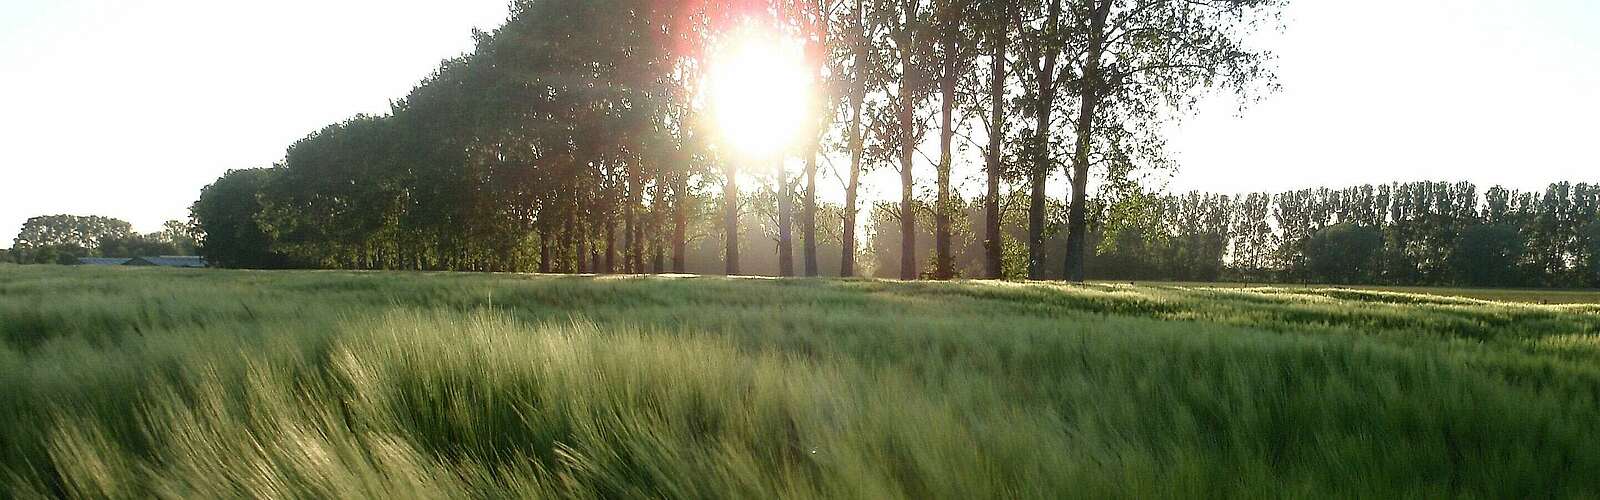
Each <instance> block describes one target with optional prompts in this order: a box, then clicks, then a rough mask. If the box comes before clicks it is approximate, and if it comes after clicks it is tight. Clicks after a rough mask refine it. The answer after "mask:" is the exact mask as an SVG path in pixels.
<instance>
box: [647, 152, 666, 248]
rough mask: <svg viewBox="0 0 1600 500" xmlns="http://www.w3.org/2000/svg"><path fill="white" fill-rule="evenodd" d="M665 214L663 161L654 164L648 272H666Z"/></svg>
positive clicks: (664, 172)
mask: <svg viewBox="0 0 1600 500" xmlns="http://www.w3.org/2000/svg"><path fill="white" fill-rule="evenodd" d="M666 215H667V169H666V167H665V163H661V164H658V165H657V166H656V192H655V195H653V196H651V199H650V252H651V254H650V255H651V257H650V262H651V264H650V272H652V273H656V274H661V273H663V272H666V260H667V250H666V248H665V247H666V245H664V243H666V241H665V236H666V235H665V234H662V231H663V230H664V229H665V228H666V220H667V218H666Z"/></svg>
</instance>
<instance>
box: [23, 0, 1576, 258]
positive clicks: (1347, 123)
mask: <svg viewBox="0 0 1600 500" xmlns="http://www.w3.org/2000/svg"><path fill="white" fill-rule="evenodd" d="M505 15H506V2H505V0H452V1H449V2H441V1H426V0H278V1H274V2H249V3H245V2H238V1H232V0H4V1H3V2H0V247H3V246H9V245H10V241H11V238H12V237H13V236H15V234H16V231H17V229H18V228H19V227H20V226H21V224H22V223H23V221H25V220H26V219H27V218H28V217H30V216H34V215H42V214H55V213H72V214H80V215H90V214H93V215H106V216H112V217H118V218H121V219H124V220H128V221H130V222H132V223H133V224H134V226H135V228H136V229H138V230H140V231H154V230H157V229H159V227H160V224H161V222H162V221H164V220H168V219H183V218H186V217H187V214H188V206H189V204H190V203H191V202H193V200H194V199H195V198H196V197H197V196H198V195H199V192H200V188H201V187H202V186H204V185H206V184H208V183H210V182H211V181H212V180H214V179H216V177H217V176H219V175H221V174H222V172H223V171H225V170H227V169H230V168H245V167H257V166H267V165H270V164H271V163H272V162H274V161H276V160H278V159H280V158H281V157H282V156H283V152H284V148H285V147H287V146H288V145H289V144H290V143H291V142H293V141H294V140H296V139H298V138H300V137H303V136H305V135H306V134H308V133H310V132H312V131H314V130H317V129H319V128H321V127H322V126H324V125H327V124H329V123H333V122H336V121H339V120H342V119H344V118H347V117H349V116H351V115H354V114H356V113H361V112H367V113H382V112H385V111H386V110H387V109H388V103H389V100H390V99H395V98H400V97H403V96H404V95H405V93H406V92H407V91H408V90H409V89H410V88H411V87H412V86H413V85H414V84H415V83H416V82H417V81H418V80H420V79H421V78H422V77H423V76H425V75H426V74H428V73H429V72H430V71H431V70H432V69H433V68H434V67H435V66H436V65H437V64H438V62H439V60H441V59H443V58H446V57H450V56H453V55H456V54H459V53H461V52H462V51H465V50H467V49H469V48H470V47H471V44H472V41H471V36H470V30H471V29H472V28H473V27H478V28H482V29H492V28H493V27H495V26H497V25H498V24H499V23H500V22H501V21H502V20H503V19H504V17H505ZM1288 17H1289V29H1288V31H1287V32H1286V33H1284V34H1282V35H1272V36H1268V37H1264V39H1263V40H1262V43H1263V44H1264V45H1267V46H1270V47H1271V48H1273V49H1274V50H1276V51H1277V52H1278V53H1279V54H1280V56H1281V60H1280V71H1279V73H1280V75H1281V77H1282V78H1281V83H1282V84H1283V86H1284V91H1283V92H1282V93H1280V94H1277V95H1273V96H1270V97H1269V98H1268V99H1267V101H1266V102H1264V103H1262V104H1259V105H1257V106H1255V107H1253V108H1251V109H1250V110H1248V111H1247V112H1246V113H1245V114H1244V115H1243V117H1238V116H1235V114H1234V113H1233V109H1232V106H1231V104H1230V103H1229V102H1226V101H1221V100H1219V101H1218V102H1216V103H1213V104H1212V105H1208V106H1206V107H1205V109H1204V111H1203V112H1202V113H1201V114H1200V115H1199V116H1198V117H1195V118H1191V119H1189V120H1188V121H1186V122H1184V123H1183V124H1182V125H1180V126H1177V127H1174V128H1173V130H1172V132H1171V134H1170V136H1171V140H1172V146H1173V149H1174V151H1175V152H1176V154H1177V158H1178V159H1179V160H1180V161H1181V162H1182V171H1181V173H1180V174H1178V175H1177V176H1176V178H1174V179H1172V180H1171V183H1170V186H1169V187H1170V188H1172V189H1191V188H1197V189H1205V190H1215V191H1223V192H1242V191H1275V190H1282V189H1289V188H1297V187H1308V186H1316V185H1328V186H1342V185H1348V184H1359V183H1368V182H1388V181H1395V180H1419V179H1443V180H1457V179H1465V180H1472V181H1475V182H1478V183H1479V184H1480V185H1483V186H1485V187H1486V186H1487V185H1490V184H1495V183H1500V184H1507V185H1511V186H1515V187H1520V188H1525V189H1529V188H1539V187H1542V186H1543V185H1544V184H1546V183H1548V182H1550V181H1553V180H1562V179H1566V180H1573V181H1590V182H1596V181H1600V156H1597V154H1596V151H1595V148H1596V145H1597V144H1600V124H1597V121H1596V120H1597V117H1600V29H1597V28H1596V26H1600V2H1594V1H1592V0H1539V1H1506V0H1337V1H1335V0H1300V1H1298V2H1297V3H1296V5H1294V6H1293V7H1292V8H1291V9H1290V10H1289V12H1288ZM885 170H887V169H885ZM883 174H887V172H882V173H880V174H879V175H873V176H870V177H869V179H870V180H874V181H875V180H878V178H879V177H884V179H883V180H884V181H885V182H880V183H879V184H883V185H882V186H875V188H874V189H872V191H874V192H876V191H882V193H881V194H880V195H882V196H890V195H892V194H893V193H897V192H898V186H897V185H895V184H894V183H893V182H894V181H892V180H889V179H892V175H888V176H886V175H883ZM976 175H977V172H976V170H970V171H967V172H958V174H957V177H958V178H971V177H975V176H976ZM928 178H931V175H930V176H929V177H928ZM978 189H979V187H978V185H977V184H976V183H965V184H964V185H963V186H962V194H965V195H972V194H976V192H977V190H978ZM829 191H835V190H832V189H830V190H829ZM824 194H825V195H826V194H827V192H825V193H824ZM869 194H871V193H869Z"/></svg>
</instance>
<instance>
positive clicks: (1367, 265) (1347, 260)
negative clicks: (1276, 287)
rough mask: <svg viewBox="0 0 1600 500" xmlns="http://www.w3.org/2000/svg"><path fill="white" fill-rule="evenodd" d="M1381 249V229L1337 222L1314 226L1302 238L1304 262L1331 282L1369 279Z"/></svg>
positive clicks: (1363, 281)
mask: <svg viewBox="0 0 1600 500" xmlns="http://www.w3.org/2000/svg"><path fill="white" fill-rule="evenodd" d="M1382 250H1383V232H1381V231H1379V230H1378V229H1377V228H1375V227H1370V226H1363V225H1358V224H1355V223H1352V222H1341V223H1339V224H1334V225H1332V226H1328V227H1325V228H1322V229H1320V230H1318V231H1317V232H1315V233H1313V234H1312V235H1311V238H1310V239H1309V240H1308V241H1307V242H1306V250H1305V252H1306V265H1307V267H1308V268H1309V269H1310V270H1311V273H1312V275H1313V276H1317V277H1320V278H1322V279H1324V280H1327V281H1328V282H1331V283H1340V284H1349V283H1370V282H1372V279H1373V277H1374V276H1375V271H1377V263H1378V257H1379V254H1380V252H1381V251H1382Z"/></svg>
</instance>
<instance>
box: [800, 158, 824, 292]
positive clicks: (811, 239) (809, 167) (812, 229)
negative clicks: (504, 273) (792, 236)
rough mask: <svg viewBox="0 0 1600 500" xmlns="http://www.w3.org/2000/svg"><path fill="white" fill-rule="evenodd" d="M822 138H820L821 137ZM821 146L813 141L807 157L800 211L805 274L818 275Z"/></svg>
mask: <svg viewBox="0 0 1600 500" xmlns="http://www.w3.org/2000/svg"><path fill="white" fill-rule="evenodd" d="M819 140H820V139H819ZM818 149H819V148H818V147H817V146H816V145H815V143H813V146H812V150H811V151H810V154H809V155H807V157H806V200H805V208H803V209H802V210H801V213H800V233H801V237H802V238H804V239H805V243H804V245H805V266H806V269H805V273H806V274H805V275H806V276H807V277H814V276H816V275H817V155H818V154H819V153H818V151H817V150H818Z"/></svg>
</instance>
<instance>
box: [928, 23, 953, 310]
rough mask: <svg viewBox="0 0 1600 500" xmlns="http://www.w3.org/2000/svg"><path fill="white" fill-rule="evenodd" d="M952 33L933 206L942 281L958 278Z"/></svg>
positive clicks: (947, 40) (947, 43)
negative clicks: (953, 236)
mask: <svg viewBox="0 0 1600 500" xmlns="http://www.w3.org/2000/svg"><path fill="white" fill-rule="evenodd" d="M949 31H950V32H947V33H945V36H944V37H943V38H944V40H943V41H942V42H941V45H943V46H944V64H943V66H944V68H943V70H942V71H941V73H942V74H941V75H940V76H939V171H938V180H937V182H938V198H937V199H936V200H935V201H934V207H933V253H934V271H933V276H934V278H935V279H941V280H947V279H951V278H954V277H955V276H956V273H955V257H954V256H952V255H951V254H950V205H951V203H950V166H951V165H950V164H951V162H952V161H954V159H953V158H952V157H951V154H950V147H951V141H952V140H953V139H954V138H955V128H954V126H955V123H954V121H953V119H952V118H953V115H954V114H955V101H956V64H955V58H956V54H955V52H956V42H955V38H954V35H955V33H952V32H953V31H955V30H953V29H951V30H949Z"/></svg>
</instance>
